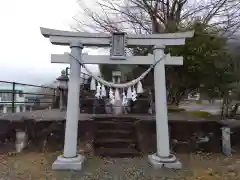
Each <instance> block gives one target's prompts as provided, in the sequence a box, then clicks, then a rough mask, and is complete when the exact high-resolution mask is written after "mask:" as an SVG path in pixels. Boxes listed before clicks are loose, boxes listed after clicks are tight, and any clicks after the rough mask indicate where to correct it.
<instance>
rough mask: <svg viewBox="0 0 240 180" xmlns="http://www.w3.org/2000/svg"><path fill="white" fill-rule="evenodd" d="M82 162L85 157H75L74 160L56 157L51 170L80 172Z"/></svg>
mask: <svg viewBox="0 0 240 180" xmlns="http://www.w3.org/2000/svg"><path fill="white" fill-rule="evenodd" d="M84 161H85V157H84V156H82V155H77V157H74V158H65V157H63V156H58V158H57V159H56V161H55V162H54V163H53V165H52V169H53V170H75V171H80V170H81V169H82V165H83V163H84Z"/></svg>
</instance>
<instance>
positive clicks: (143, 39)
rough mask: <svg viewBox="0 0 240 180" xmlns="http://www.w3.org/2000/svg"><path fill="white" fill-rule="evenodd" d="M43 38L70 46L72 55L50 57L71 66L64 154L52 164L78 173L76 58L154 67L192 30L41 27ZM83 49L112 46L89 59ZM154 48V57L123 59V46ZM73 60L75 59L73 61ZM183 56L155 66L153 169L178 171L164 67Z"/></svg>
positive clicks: (77, 68)
mask: <svg viewBox="0 0 240 180" xmlns="http://www.w3.org/2000/svg"><path fill="white" fill-rule="evenodd" d="M41 33H42V35H43V36H44V37H46V38H49V40H50V42H51V43H52V44H55V45H65V46H70V48H71V55H72V56H69V54H61V55H56V54H55V55H52V59H51V61H52V63H70V68H71V71H70V78H69V84H68V104H67V116H66V130H65V144H64V154H63V155H62V156H59V157H58V159H57V160H56V161H55V162H54V163H53V166H52V167H53V169H75V170H80V169H81V168H82V163H83V160H84V156H82V155H79V154H77V129H78V119H79V118H78V114H79V98H76V97H79V95H80V89H79V86H80V72H81V69H80V68H81V66H80V65H79V63H78V62H77V61H76V59H75V58H77V59H78V60H80V61H81V62H83V63H84V64H153V63H155V62H157V61H158V60H159V59H161V58H162V57H164V49H165V46H166V45H184V44H185V38H191V37H193V35H194V32H193V31H190V32H181V33H166V34H148V35H131V34H125V33H122V32H117V33H113V34H104V33H85V32H69V31H59V30H54V29H47V28H41ZM84 46H90V47H91V46H97V47H109V46H110V47H112V48H111V51H110V56H92V55H87V54H82V49H83V47H84ZM149 46H153V55H148V56H145V57H144V56H126V54H125V48H126V47H131V48H132V47H149ZM73 57H74V58H73ZM182 60H183V58H182V57H171V56H167V58H165V60H164V61H159V62H158V63H157V64H156V65H155V67H154V88H155V109H156V132H157V152H156V153H155V154H153V155H149V161H150V163H151V164H152V165H153V166H155V167H162V166H165V167H167V168H181V163H180V162H179V161H177V159H176V157H175V156H174V155H172V154H170V148H169V130H168V115H167V99H166V94H167V93H166V80H165V65H182V64H183V62H182Z"/></svg>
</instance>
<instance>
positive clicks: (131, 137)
mask: <svg viewBox="0 0 240 180" xmlns="http://www.w3.org/2000/svg"><path fill="white" fill-rule="evenodd" d="M135 121H136V120H135V119H133V118H121V117H118V118H95V122H96V128H97V129H96V134H95V140H94V151H95V155H96V156H103V157H134V156H139V155H140V152H139V151H138V144H137V138H136V131H135V126H134V123H135Z"/></svg>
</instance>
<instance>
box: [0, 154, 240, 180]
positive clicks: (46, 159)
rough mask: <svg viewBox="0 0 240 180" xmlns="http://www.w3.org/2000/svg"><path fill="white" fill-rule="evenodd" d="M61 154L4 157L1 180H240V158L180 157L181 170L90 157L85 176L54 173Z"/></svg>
mask: <svg viewBox="0 0 240 180" xmlns="http://www.w3.org/2000/svg"><path fill="white" fill-rule="evenodd" d="M58 154H60V152H55V153H50V152H46V153H37V152H25V153H21V154H15V153H8V154H6V155H1V156H0V162H1V164H0V180H13V179H14V180H15V179H18V180H94V179H95V180H98V179H99V180H100V179H101V180H110V179H113V180H143V179H147V180H163V179H164V180H167V179H171V180H174V179H186V180H195V179H202V180H240V154H239V155H237V154H236V155H234V156H233V157H232V158H226V157H224V156H223V155H217V154H214V155H213V154H195V155H187V154H178V155H177V157H178V158H179V159H180V160H181V162H182V163H183V165H184V168H183V169H181V170H171V169H158V170H156V169H153V168H152V167H151V166H150V165H149V164H148V161H147V157H137V158H132V159H112V158H97V157H94V156H89V157H88V158H87V161H86V163H85V165H84V168H83V170H82V172H70V171H52V170H51V164H52V162H53V161H54V160H55V158H56V156H57V155H58Z"/></svg>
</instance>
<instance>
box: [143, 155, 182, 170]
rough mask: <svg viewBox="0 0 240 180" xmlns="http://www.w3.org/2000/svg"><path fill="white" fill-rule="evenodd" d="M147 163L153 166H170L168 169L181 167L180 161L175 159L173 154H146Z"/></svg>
mask: <svg viewBox="0 0 240 180" xmlns="http://www.w3.org/2000/svg"><path fill="white" fill-rule="evenodd" d="M148 160H149V163H150V164H151V165H152V166H153V167H154V168H162V167H165V168H170V169H181V168H182V163H181V162H180V161H178V160H177V159H176V157H175V156H174V155H171V156H170V157H169V158H160V157H158V156H157V155H156V154H153V155H149V156H148Z"/></svg>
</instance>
